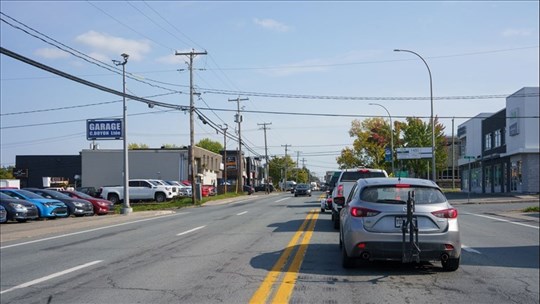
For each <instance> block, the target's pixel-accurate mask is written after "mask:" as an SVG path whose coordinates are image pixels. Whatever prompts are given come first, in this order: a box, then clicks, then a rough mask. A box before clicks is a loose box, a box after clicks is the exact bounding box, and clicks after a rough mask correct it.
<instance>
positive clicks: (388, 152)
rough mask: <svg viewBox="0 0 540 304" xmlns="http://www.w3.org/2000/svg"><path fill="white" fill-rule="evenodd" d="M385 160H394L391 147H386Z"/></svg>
mask: <svg viewBox="0 0 540 304" xmlns="http://www.w3.org/2000/svg"><path fill="white" fill-rule="evenodd" d="M384 160H385V161H386V162H391V161H392V150H391V149H390V148H385V149H384Z"/></svg>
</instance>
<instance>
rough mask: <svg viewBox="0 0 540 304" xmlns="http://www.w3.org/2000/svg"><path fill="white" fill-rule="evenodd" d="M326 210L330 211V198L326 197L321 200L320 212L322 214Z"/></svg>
mask: <svg viewBox="0 0 540 304" xmlns="http://www.w3.org/2000/svg"><path fill="white" fill-rule="evenodd" d="M326 210H332V197H331V196H329V197H326V198H323V199H322V200H321V212H322V213H324V212H325V211H326Z"/></svg>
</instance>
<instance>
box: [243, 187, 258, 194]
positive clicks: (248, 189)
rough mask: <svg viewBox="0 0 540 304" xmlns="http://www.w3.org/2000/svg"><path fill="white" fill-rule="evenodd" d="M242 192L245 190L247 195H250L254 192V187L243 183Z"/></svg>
mask: <svg viewBox="0 0 540 304" xmlns="http://www.w3.org/2000/svg"><path fill="white" fill-rule="evenodd" d="M243 188H244V192H247V194H248V195H251V194H253V193H254V192H255V188H253V186H251V185H244V187H243Z"/></svg>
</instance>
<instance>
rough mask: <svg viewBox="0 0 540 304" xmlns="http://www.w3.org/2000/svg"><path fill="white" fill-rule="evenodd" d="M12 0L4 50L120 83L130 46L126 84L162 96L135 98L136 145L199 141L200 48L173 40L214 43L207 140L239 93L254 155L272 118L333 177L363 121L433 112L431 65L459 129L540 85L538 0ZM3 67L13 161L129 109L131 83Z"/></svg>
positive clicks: (82, 139) (6, 5)
mask: <svg viewBox="0 0 540 304" xmlns="http://www.w3.org/2000/svg"><path fill="white" fill-rule="evenodd" d="M0 9H1V15H0V17H1V22H0V27H1V28H0V30H1V31H0V41H1V46H2V48H4V49H6V50H8V51H11V52H14V53H15V54H18V55H21V56H24V57H26V58H29V59H31V60H33V61H36V62H38V63H40V64H43V65H46V66H48V67H52V68H54V69H57V70H60V71H62V72H64V73H66V74H69V75H72V76H76V77H78V78H81V79H84V80H86V81H88V82H91V83H94V84H98V85H100V86H103V87H106V88H109V89H113V90H116V91H120V92H121V91H122V89H123V86H122V66H117V65H115V64H114V63H113V60H116V61H117V62H118V61H120V62H122V61H123V59H122V57H121V54H123V53H125V54H128V55H129V58H128V61H127V63H126V64H125V65H124V66H123V67H124V68H125V71H126V93H128V94H130V95H133V96H137V97H143V98H147V99H148V100H152V101H156V102H159V103H161V104H163V105H165V107H160V106H154V107H153V108H149V107H148V105H147V104H146V103H144V102H141V101H137V100H127V101H126V106H127V111H126V113H127V115H128V118H127V141H128V142H129V143H137V144H146V145H148V146H149V147H150V148H159V147H161V146H162V145H164V144H169V145H176V146H187V145H189V141H190V137H189V134H190V126H189V113H185V112H184V111H182V110H181V109H182V108H185V107H187V106H189V104H190V94H189V92H190V88H189V86H190V73H189V57H188V56H185V55H175V54H176V53H187V52H190V51H194V52H197V53H204V52H206V54H200V55H197V56H195V57H194V59H193V66H192V67H193V78H192V81H193V86H194V92H196V93H197V94H196V95H195V96H194V105H195V107H196V108H197V109H198V111H200V112H201V113H202V114H204V116H205V117H206V119H208V120H209V121H210V123H207V124H204V123H203V121H202V120H200V119H197V116H196V119H195V125H194V132H195V142H198V141H199V140H201V139H203V138H209V139H211V140H215V141H219V142H221V143H223V140H224V137H223V135H222V134H217V132H216V131H215V130H214V129H213V128H211V127H210V125H212V124H214V125H221V127H225V126H228V129H227V133H228V134H233V135H234V136H237V134H236V133H235V130H237V128H238V125H237V123H236V122H235V117H234V116H235V114H236V113H235V111H236V110H237V106H240V107H241V111H242V123H241V126H240V130H241V137H242V141H243V142H244V143H245V145H246V146H248V147H249V149H248V148H243V149H242V150H243V151H245V153H246V155H247V156H257V155H263V156H264V154H265V136H264V131H263V130H262V125H261V124H263V123H268V125H267V126H268V129H267V132H266V139H267V146H268V155H269V156H270V157H271V156H283V155H284V154H285V146H286V147H287V154H288V155H291V156H292V157H293V160H295V161H296V160H298V163H299V165H300V166H301V165H305V166H306V167H307V168H308V169H309V170H310V171H311V172H312V173H314V174H316V175H317V176H319V177H321V178H322V177H323V176H324V173H325V172H326V171H331V170H335V169H337V168H338V165H337V163H336V157H337V156H339V154H340V151H341V150H342V149H343V148H345V147H347V146H348V147H352V143H353V141H354V138H352V137H350V136H349V129H350V128H351V122H352V121H353V120H355V119H357V120H363V119H366V118H369V117H382V118H384V119H389V115H388V113H389V114H390V116H391V117H392V119H393V120H394V121H404V120H405V118H406V117H420V118H422V119H423V120H425V121H429V117H430V114H431V110H430V106H431V102H430V78H429V73H428V69H427V67H429V71H430V72H431V77H432V89H433V100H434V101H433V108H434V115H435V116H438V117H439V121H440V122H441V123H442V124H443V125H444V126H445V130H444V132H445V133H446V134H447V135H452V134H453V132H454V134H457V127H458V125H459V124H461V123H463V122H465V121H466V120H468V119H470V118H472V117H474V116H476V115H477V114H479V113H482V112H492V113H495V112H498V111H499V110H501V109H503V108H504V107H505V97H506V96H508V95H511V94H512V93H514V92H516V91H518V90H519V89H521V88H522V87H528V86H535V87H537V86H539V74H540V73H539V62H538V61H539V45H540V43H539V38H538V37H539V33H538V31H539V2H538V1H508V2H505V1H474V2H469V1H454V2H449V1H433V2H429V1H417V2H408V1H397V2H393V1H377V2H369V1H341V2H338V1H328V2H326V1H268V2H265V1H234V2H229V1H215V2H214V1H196V2H195V1H193V2H191V1H1V2H0ZM394 49H404V50H410V51H413V52H415V53H417V54H418V55H419V56H421V57H422V58H423V59H424V60H425V61H426V64H427V66H426V64H424V62H422V60H421V58H420V57H418V56H416V55H414V54H413V53H409V52H395V51H394ZM0 65H1V67H0V77H1V88H0V94H1V95H0V97H1V101H0V103H1V104H0V115H1V116H0V118H1V120H0V144H1V161H0V162H1V166H2V167H7V166H13V165H15V157H16V155H77V154H78V153H79V152H80V151H81V150H83V149H89V148H90V144H91V143H92V142H91V141H89V140H88V139H87V138H86V121H87V120H88V119H101V118H121V117H122V114H123V106H122V97H121V96H117V95H114V94H111V93H109V92H106V91H102V90H98V89H96V88H94V87H90V86H86V85H84V84H81V83H78V82H75V81H73V80H70V79H67V78H64V77H60V76H58V75H55V74H52V73H50V72H48V71H45V70H43V69H40V68H37V67H35V66H32V65H30V64H28V63H25V62H22V61H20V60H17V59H14V58H12V57H9V56H7V55H5V54H1V55H0ZM238 98H239V99H241V101H240V102H237V101H236V100H237V99H238ZM370 103H376V104H379V105H370ZM176 106H178V108H174V107H176ZM387 111H388V113H387ZM270 123H271V124H270ZM452 126H454V131H452ZM97 144H98V145H99V148H100V149H121V148H122V141H121V140H100V141H97ZM226 146H227V149H236V148H237V147H238V143H237V142H236V141H234V140H232V139H228V140H227V142H226Z"/></svg>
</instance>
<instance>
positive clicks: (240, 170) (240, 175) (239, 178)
mask: <svg viewBox="0 0 540 304" xmlns="http://www.w3.org/2000/svg"><path fill="white" fill-rule="evenodd" d="M245 100H249V98H240V97H238V98H236V99H229V101H236V107H237V110H236V118H235V120H234V122H236V123H238V155H237V157H236V159H237V160H238V174H237V182H236V193H238V191H239V190H238V187H241V188H240V192H243V191H244V176H243V172H244V168H243V166H244V159H243V157H242V131H241V130H242V129H241V127H240V126H241V123H242V115H240V101H245Z"/></svg>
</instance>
